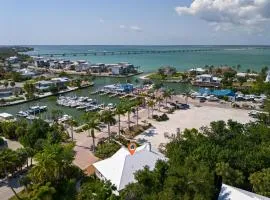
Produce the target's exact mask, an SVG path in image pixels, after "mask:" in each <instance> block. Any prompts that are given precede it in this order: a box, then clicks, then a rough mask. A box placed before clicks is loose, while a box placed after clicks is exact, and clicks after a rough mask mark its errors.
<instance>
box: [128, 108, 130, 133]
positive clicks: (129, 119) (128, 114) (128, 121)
mask: <svg viewBox="0 0 270 200" xmlns="http://www.w3.org/2000/svg"><path fill="white" fill-rule="evenodd" d="M128 129H129V130H130V112H128Z"/></svg>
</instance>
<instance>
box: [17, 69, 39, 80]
mask: <svg viewBox="0 0 270 200" xmlns="http://www.w3.org/2000/svg"><path fill="white" fill-rule="evenodd" d="M17 72H19V73H20V74H21V75H22V76H23V77H27V78H31V77H33V76H35V75H36V73H35V72H33V71H31V70H29V69H27V68H24V69H19V70H18V71H17Z"/></svg>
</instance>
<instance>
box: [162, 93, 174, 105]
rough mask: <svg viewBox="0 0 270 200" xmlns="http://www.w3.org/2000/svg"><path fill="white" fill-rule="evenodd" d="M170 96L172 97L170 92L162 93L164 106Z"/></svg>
mask: <svg viewBox="0 0 270 200" xmlns="http://www.w3.org/2000/svg"><path fill="white" fill-rule="evenodd" d="M171 96H172V92H171V90H165V91H164V92H163V98H164V99H165V102H166V106H167V104H168V99H169V98H171Z"/></svg>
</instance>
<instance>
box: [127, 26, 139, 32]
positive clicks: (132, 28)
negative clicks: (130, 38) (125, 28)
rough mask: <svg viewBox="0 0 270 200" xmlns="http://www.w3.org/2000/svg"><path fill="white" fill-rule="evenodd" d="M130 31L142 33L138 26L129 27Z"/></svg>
mask: <svg viewBox="0 0 270 200" xmlns="http://www.w3.org/2000/svg"><path fill="white" fill-rule="evenodd" d="M130 30H132V31H136V32H142V29H141V28H140V27H138V26H130Z"/></svg>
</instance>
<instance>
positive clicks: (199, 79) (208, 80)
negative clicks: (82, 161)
mask: <svg viewBox="0 0 270 200" xmlns="http://www.w3.org/2000/svg"><path fill="white" fill-rule="evenodd" d="M221 80H222V79H221V78H218V77H215V76H213V75H211V74H201V75H197V76H196V79H195V80H194V81H193V82H192V84H193V85H195V86H202V87H219V86H220V84H221Z"/></svg>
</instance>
